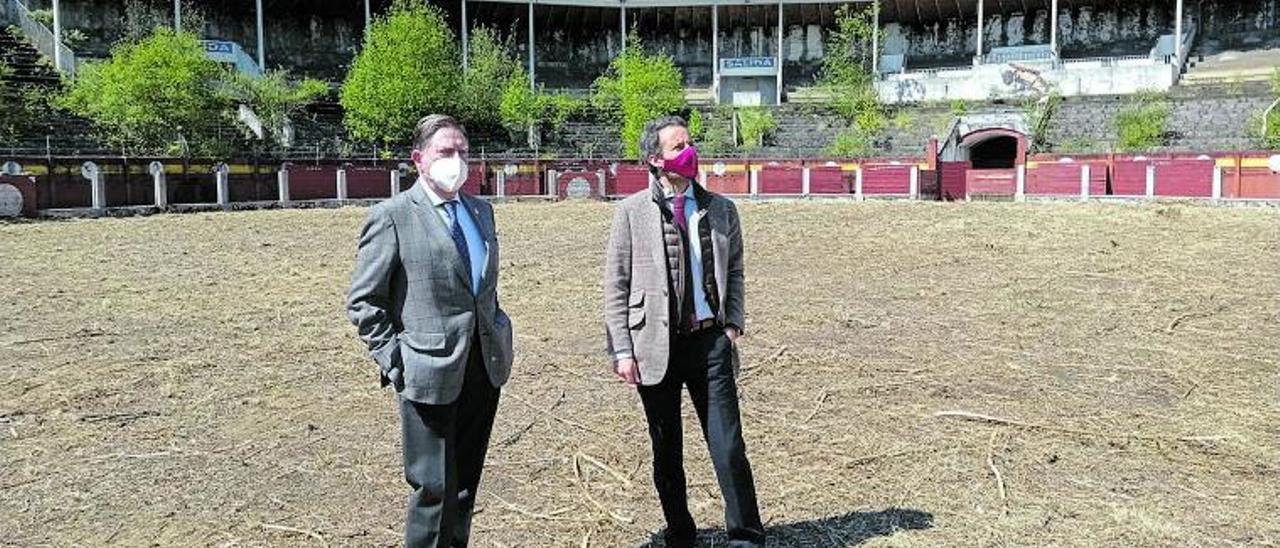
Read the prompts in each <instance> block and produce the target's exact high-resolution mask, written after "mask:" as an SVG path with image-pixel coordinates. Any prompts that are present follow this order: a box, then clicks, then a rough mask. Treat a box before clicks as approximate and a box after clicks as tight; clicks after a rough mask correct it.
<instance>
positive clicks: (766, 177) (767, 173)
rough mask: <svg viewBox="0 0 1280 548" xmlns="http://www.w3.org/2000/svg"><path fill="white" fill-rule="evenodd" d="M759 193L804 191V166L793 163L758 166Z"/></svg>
mask: <svg viewBox="0 0 1280 548" xmlns="http://www.w3.org/2000/svg"><path fill="white" fill-rule="evenodd" d="M759 177H760V179H759V193H760V194H774V195H799V194H803V193H804V168H802V167H798V166H794V165H784V164H778V165H765V166H762V167H761V168H760V175H759Z"/></svg>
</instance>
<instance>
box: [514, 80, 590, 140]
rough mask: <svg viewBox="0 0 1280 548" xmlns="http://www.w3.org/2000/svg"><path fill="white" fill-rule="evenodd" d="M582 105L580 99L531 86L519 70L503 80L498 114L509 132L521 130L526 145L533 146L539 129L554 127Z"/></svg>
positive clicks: (553, 128)
mask: <svg viewBox="0 0 1280 548" xmlns="http://www.w3.org/2000/svg"><path fill="white" fill-rule="evenodd" d="M584 107H585V104H584V102H583V101H581V100H579V99H577V98H574V97H572V96H569V95H565V94H559V93H547V92H546V91H545V90H544V89H543V88H542V87H538V88H537V89H533V88H532V87H531V86H530V85H529V76H528V75H527V74H525V73H524V71H523V70H519V69H517V70H516V73H515V75H514V76H512V78H511V79H510V80H508V81H507V86H506V88H505V89H504V90H503V93H502V103H501V105H500V107H499V116H500V118H501V120H502V125H503V126H504V127H506V128H507V130H508V131H510V132H511V133H512V135H519V134H522V133H523V134H525V135H526V140H527V142H528V145H529V146H530V147H535V146H537V144H538V142H539V141H540V137H541V135H542V132H543V131H555V130H557V129H559V128H560V126H562V125H564V123H565V122H566V121H568V119H569V118H570V117H571V116H573V115H574V114H577V113H578V112H580V111H581V110H582V109H583V108H584Z"/></svg>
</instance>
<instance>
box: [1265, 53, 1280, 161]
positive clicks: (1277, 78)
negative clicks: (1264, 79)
mask: <svg viewBox="0 0 1280 548" xmlns="http://www.w3.org/2000/svg"><path fill="white" fill-rule="evenodd" d="M1271 92H1272V94H1273V95H1275V96H1276V100H1277V101H1280V69H1277V70H1276V72H1275V74H1272V75H1271ZM1262 145H1263V146H1265V147H1267V148H1268V149H1271V150H1276V149H1280V107H1277V108H1276V109H1275V110H1273V111H1271V117H1270V118H1268V119H1267V120H1266V127H1264V128H1263V129H1262Z"/></svg>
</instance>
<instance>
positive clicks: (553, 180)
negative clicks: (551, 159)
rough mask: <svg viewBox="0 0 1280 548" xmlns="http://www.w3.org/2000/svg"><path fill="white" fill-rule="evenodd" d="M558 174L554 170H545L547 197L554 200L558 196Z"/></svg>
mask: <svg viewBox="0 0 1280 548" xmlns="http://www.w3.org/2000/svg"><path fill="white" fill-rule="evenodd" d="M559 186H560V174H559V173H556V170H554V169H551V168H547V196H548V197H552V198H554V197H555V196H556V195H557V194H559V191H560V189H559V188H558V187H559Z"/></svg>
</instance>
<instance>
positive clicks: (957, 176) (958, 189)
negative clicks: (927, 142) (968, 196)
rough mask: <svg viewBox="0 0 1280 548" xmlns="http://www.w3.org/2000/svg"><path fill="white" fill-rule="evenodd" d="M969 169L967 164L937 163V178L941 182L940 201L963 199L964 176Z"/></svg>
mask: <svg viewBox="0 0 1280 548" xmlns="http://www.w3.org/2000/svg"><path fill="white" fill-rule="evenodd" d="M969 168H970V164H969V162H938V178H939V179H940V180H941V183H940V186H941V187H942V199H944V200H963V199H964V197H965V174H966V173H968V171H969Z"/></svg>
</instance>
